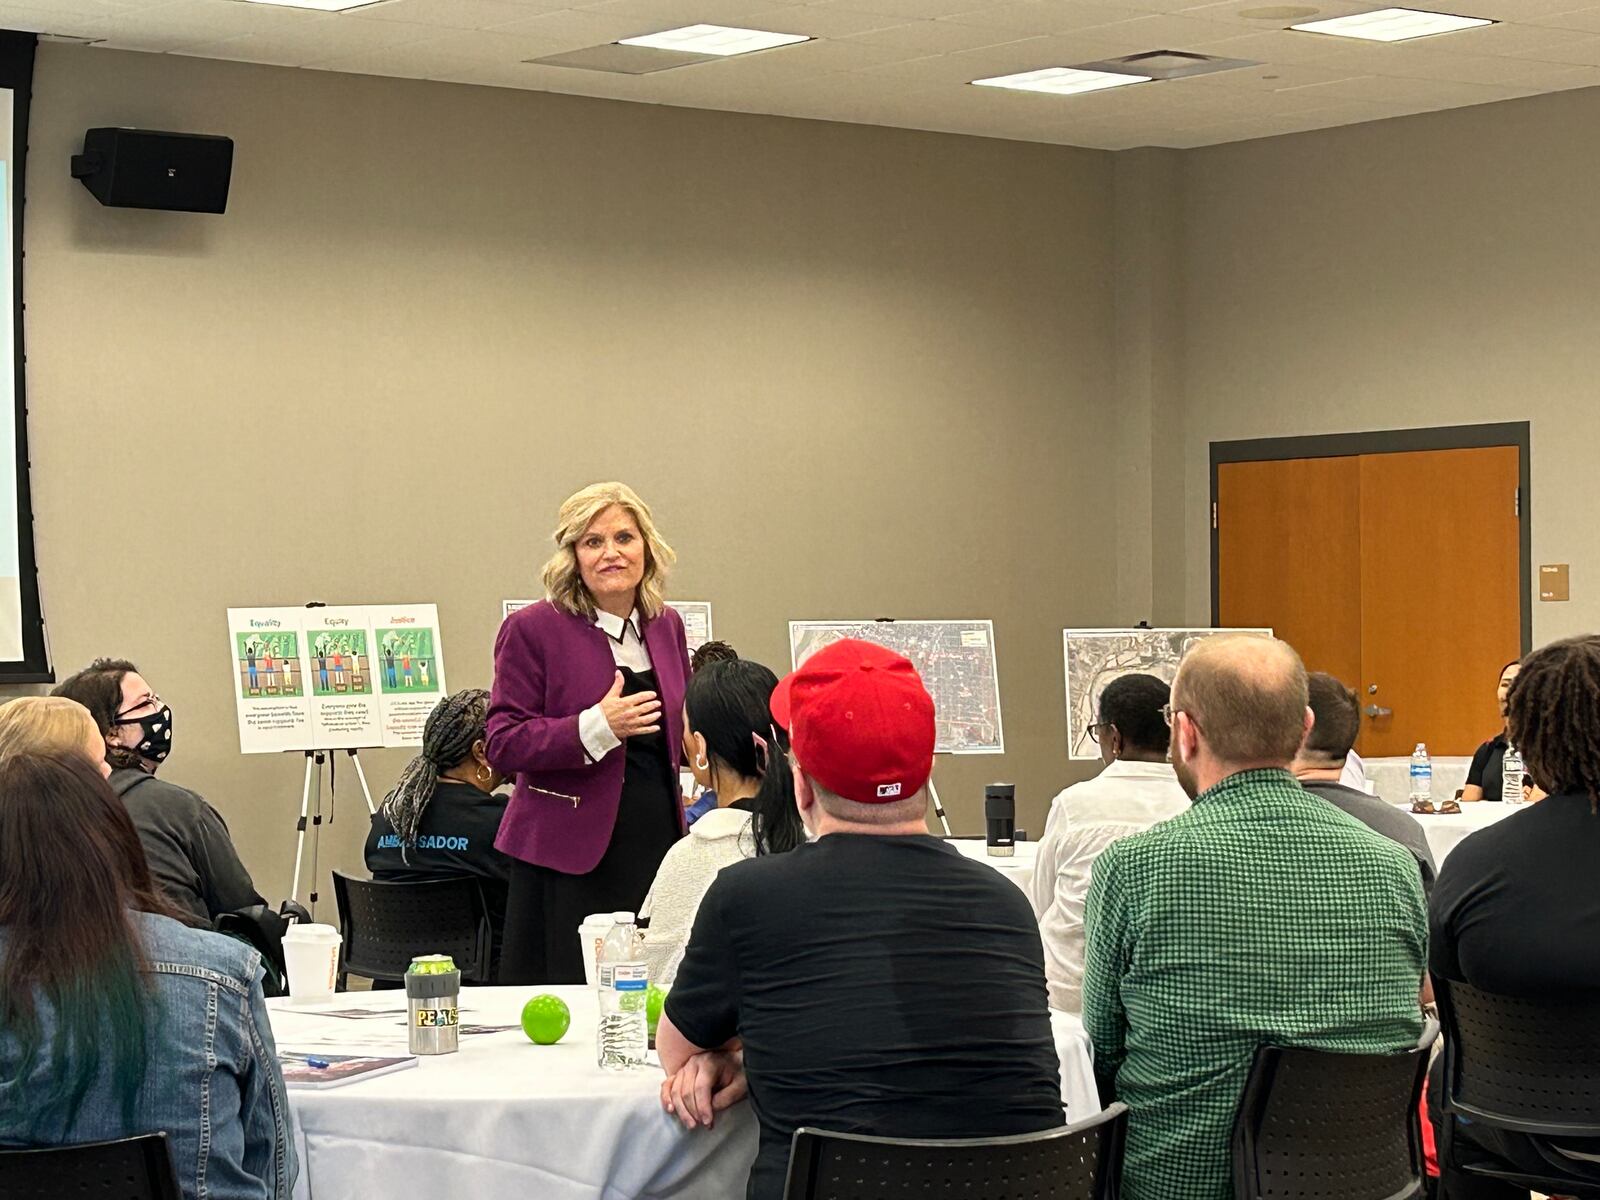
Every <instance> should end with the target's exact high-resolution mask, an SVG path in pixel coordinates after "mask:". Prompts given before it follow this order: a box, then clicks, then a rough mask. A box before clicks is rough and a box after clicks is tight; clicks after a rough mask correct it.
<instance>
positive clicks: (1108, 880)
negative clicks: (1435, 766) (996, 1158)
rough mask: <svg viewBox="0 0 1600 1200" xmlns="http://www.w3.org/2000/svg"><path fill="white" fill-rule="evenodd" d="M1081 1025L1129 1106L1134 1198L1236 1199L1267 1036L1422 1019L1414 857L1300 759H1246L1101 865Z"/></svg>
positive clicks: (1412, 1033)
mask: <svg viewBox="0 0 1600 1200" xmlns="http://www.w3.org/2000/svg"><path fill="white" fill-rule="evenodd" d="M1085 927H1086V937H1087V962H1086V964H1085V971H1084V980H1083V1023H1084V1027H1085V1028H1086V1029H1087V1031H1088V1034H1089V1038H1090V1040H1091V1041H1092V1042H1093V1043H1094V1054H1095V1069H1096V1071H1097V1072H1098V1073H1099V1074H1100V1075H1101V1076H1102V1077H1109V1076H1111V1075H1113V1074H1114V1075H1115V1078H1116V1086H1117V1098H1118V1099H1119V1100H1122V1101H1123V1102H1124V1103H1126V1104H1127V1105H1128V1107H1129V1109H1130V1110H1131V1111H1130V1125H1129V1131H1128V1153H1127V1160H1126V1168H1125V1175H1124V1182H1123V1193H1122V1194H1123V1198H1124V1200H1227V1198H1228V1197H1231V1196H1232V1194H1233V1188H1232V1182H1231V1179H1232V1176H1231V1167H1230V1146H1229V1140H1230V1136H1231V1134H1232V1130H1233V1116H1234V1110H1235V1109H1236V1108H1237V1107H1238V1103H1239V1094H1240V1092H1241V1091H1242V1090H1243V1087H1244V1080H1245V1076H1246V1075H1248V1074H1249V1071H1250V1061H1251V1058H1252V1056H1253V1055H1254V1054H1255V1050H1256V1047H1257V1046H1259V1045H1261V1044H1263V1043H1274V1044H1280V1045H1296V1046H1311V1047H1315V1048H1317V1049H1322V1050H1336V1051H1345V1052H1350V1053H1355V1052H1367V1053H1372V1052H1387V1051H1394V1050H1402V1049H1406V1048H1408V1047H1410V1046H1413V1045H1415V1044H1416V1041H1417V1038H1418V1036H1420V1034H1421V1032H1422V1017H1421V1013H1420V1009H1419V1006H1418V1003H1417V991H1418V987H1419V986H1420V984H1421V981H1422V974H1423V971H1424V969H1425V968H1426V964H1427V961H1428V955H1427V943H1428V919H1427V907H1426V905H1425V903H1424V901H1423V896H1422V881H1421V878H1420V876H1419V875H1418V873H1417V864H1416V861H1415V860H1414V859H1413V858H1412V857H1411V855H1410V854H1409V853H1407V852H1406V850H1405V849H1404V848H1403V847H1401V846H1400V845H1398V844H1397V843H1395V842H1391V841H1390V840H1389V839H1388V838H1385V837H1383V836H1382V835H1381V834H1377V833H1374V832H1373V831H1372V830H1371V829H1369V828H1367V827H1366V826H1365V825H1363V824H1361V822H1359V821H1357V820H1356V819H1355V818H1354V817H1350V816H1347V815H1345V814H1344V813H1342V812H1340V811H1339V810H1338V809H1337V808H1335V807H1334V806H1333V805H1331V804H1329V803H1328V802H1327V801H1326V800H1323V799H1320V798H1319V797H1317V796H1313V795H1311V794H1310V793H1308V792H1306V791H1304V790H1302V789H1301V787H1300V785H1299V784H1298V783H1296V782H1295V780H1294V777H1293V776H1291V775H1290V774H1289V773H1288V772H1287V771H1275V770H1263V771H1244V772H1241V773H1240V774H1238V775H1234V776H1232V777H1230V778H1228V779H1225V780H1223V781H1222V782H1221V783H1219V784H1218V785H1217V786H1216V787H1214V788H1212V789H1211V790H1210V791H1209V792H1206V793H1205V794H1204V795H1203V796H1201V797H1200V798H1199V799H1198V800H1197V801H1195V804H1194V807H1192V808H1191V809H1189V810H1188V811H1187V812H1184V813H1181V814H1179V815H1178V816H1176V817H1172V818H1171V819H1169V820H1167V821H1165V822H1163V823H1162V824H1160V825H1157V826H1156V827H1155V828H1153V829H1150V830H1147V831H1145V832H1144V833H1140V834H1135V835H1134V836H1133V837H1130V838H1126V839H1124V840H1123V841H1120V842H1117V843H1115V844H1113V845H1112V846H1111V847H1110V848H1109V849H1108V850H1106V852H1105V853H1104V854H1102V855H1101V856H1100V858H1099V859H1098V860H1097V861H1096V862H1095V865H1094V876H1093V881H1092V882H1091V884H1090V887H1089V900H1088V911H1087V915H1086V920H1085Z"/></svg>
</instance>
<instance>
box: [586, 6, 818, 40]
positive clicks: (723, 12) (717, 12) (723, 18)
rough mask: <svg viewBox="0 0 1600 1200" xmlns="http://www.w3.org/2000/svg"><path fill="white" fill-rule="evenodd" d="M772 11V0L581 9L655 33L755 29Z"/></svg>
mask: <svg viewBox="0 0 1600 1200" xmlns="http://www.w3.org/2000/svg"><path fill="white" fill-rule="evenodd" d="M771 10H772V0H601V2H600V3H597V4H587V5H584V6H583V7H582V9H581V11H583V12H592V13H598V14H599V15H601V16H606V17H626V18H628V19H629V20H630V21H632V22H633V24H634V25H635V26H637V27H638V28H639V29H640V30H650V31H652V32H658V31H660V30H663V29H677V28H680V27H681V26H684V25H701V24H711V25H737V26H740V27H743V28H753V26H750V25H748V24H747V22H748V21H749V20H750V17H751V16H752V14H754V13H758V12H762V11H767V12H770V11H771ZM782 19H783V18H781V17H780V20H782ZM760 28H764V29H765V28H770V29H771V31H772V32H774V33H805V32H806V31H805V30H803V29H798V28H794V27H792V21H790V22H788V23H785V24H782V25H771V26H761V27H760Z"/></svg>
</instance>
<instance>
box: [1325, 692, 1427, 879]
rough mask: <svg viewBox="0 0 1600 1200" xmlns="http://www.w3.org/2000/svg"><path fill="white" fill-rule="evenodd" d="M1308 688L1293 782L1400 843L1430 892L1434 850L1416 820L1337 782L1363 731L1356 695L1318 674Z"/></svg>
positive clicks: (1374, 798) (1391, 806) (1373, 797)
mask: <svg viewBox="0 0 1600 1200" xmlns="http://www.w3.org/2000/svg"><path fill="white" fill-rule="evenodd" d="M1307 683H1308V687H1309V690H1310V695H1311V715H1312V717H1313V718H1314V720H1313V723H1312V726H1311V732H1310V733H1308V734H1307V735H1306V743H1305V745H1304V746H1302V747H1301V748H1300V754H1299V756H1298V757H1296V759H1295V760H1294V775H1295V778H1296V779H1298V780H1299V781H1300V786H1301V787H1303V788H1305V790H1306V791H1308V792H1310V793H1311V794H1312V795H1315V796H1321V797H1322V798H1323V799H1324V800H1326V801H1328V803H1330V804H1332V805H1333V806H1334V807H1335V808H1337V809H1339V810H1340V811H1342V812H1347V813H1349V814H1350V815H1351V816H1352V817H1354V818H1355V819H1356V820H1358V821H1360V822H1361V823H1362V824H1363V825H1366V826H1368V827H1369V828H1372V829H1376V830H1377V831H1378V832H1379V833H1381V834H1383V836H1384V837H1386V838H1388V839H1390V840H1391V841H1395V842H1399V843H1400V844H1401V845H1402V846H1404V847H1405V848H1406V849H1407V850H1409V851H1410V852H1411V853H1412V855H1413V856H1414V857H1415V858H1416V860H1417V866H1418V868H1419V869H1420V870H1421V871H1422V886H1423V889H1424V890H1426V889H1428V888H1430V887H1432V886H1433V877H1434V876H1435V875H1436V874H1438V868H1436V867H1435V866H1434V863H1433V851H1432V850H1430V849H1429V848H1428V837H1427V834H1425V833H1424V832H1423V831H1422V825H1421V824H1420V823H1419V822H1418V821H1417V819H1416V818H1415V817H1413V816H1412V815H1411V814H1410V813H1406V812H1401V811H1400V810H1399V809H1398V808H1396V807H1395V806H1394V805H1392V804H1386V803H1385V802H1384V801H1382V800H1379V799H1378V798H1377V797H1376V796H1369V795H1367V793H1366V792H1363V791H1357V790H1356V789H1355V788H1352V787H1346V786H1345V785H1344V783H1343V782H1341V779H1342V771H1343V768H1344V764H1345V762H1346V760H1347V757H1348V756H1349V754H1350V752H1351V750H1350V748H1351V747H1352V746H1354V745H1355V744H1356V735H1357V734H1358V733H1360V732H1361V705H1360V703H1359V702H1358V701H1357V700H1356V694H1355V693H1354V692H1352V691H1351V690H1350V689H1349V688H1347V687H1345V685H1344V684H1342V683H1340V682H1339V681H1338V680H1337V679H1335V678H1334V677H1333V676H1332V675H1325V674H1323V673H1322V672H1320V671H1318V672H1316V673H1315V674H1313V675H1311V676H1310V677H1309V678H1308V680H1307Z"/></svg>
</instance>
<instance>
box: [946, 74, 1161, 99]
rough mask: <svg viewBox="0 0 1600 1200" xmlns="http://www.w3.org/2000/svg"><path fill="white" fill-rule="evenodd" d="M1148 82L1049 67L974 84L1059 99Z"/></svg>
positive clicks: (1143, 77) (1142, 78) (1144, 77)
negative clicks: (1045, 94)
mask: <svg viewBox="0 0 1600 1200" xmlns="http://www.w3.org/2000/svg"><path fill="white" fill-rule="evenodd" d="M1149 82H1150V76H1148V75H1122V74H1113V73H1112V72H1110V71H1080V70H1079V69H1078V68H1077V67H1046V68H1044V69H1043V70H1042V71H1023V72H1022V73H1021V74H1019V75H996V76H995V77H994V78H993V79H974V80H973V81H972V83H973V86H974V87H997V88H1014V89H1016V90H1017V91H1019V92H1049V93H1051V94H1052V95H1056V96H1076V95H1078V94H1079V93H1080V92H1101V91H1104V90H1105V89H1106V88H1114V87H1123V86H1125V85H1127V84H1130V83H1149Z"/></svg>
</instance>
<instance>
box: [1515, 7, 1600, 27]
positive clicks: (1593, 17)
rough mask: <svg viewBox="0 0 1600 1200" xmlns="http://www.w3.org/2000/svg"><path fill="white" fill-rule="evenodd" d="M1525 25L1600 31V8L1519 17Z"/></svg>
mask: <svg viewBox="0 0 1600 1200" xmlns="http://www.w3.org/2000/svg"><path fill="white" fill-rule="evenodd" d="M1519 19H1520V20H1521V21H1522V23H1523V24H1525V25H1534V26H1538V27H1540V28H1546V27H1548V28H1555V29H1574V30H1578V31H1580V32H1583V33H1600V8H1586V9H1582V10H1581V11H1578V12H1569V13H1560V14H1558V15H1556V16H1551V17H1536V18H1533V19H1531V20H1530V19H1528V18H1525V17H1524V18H1519Z"/></svg>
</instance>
